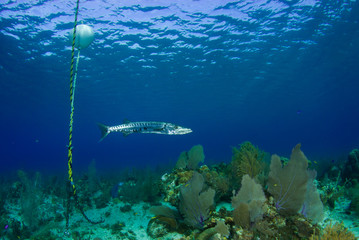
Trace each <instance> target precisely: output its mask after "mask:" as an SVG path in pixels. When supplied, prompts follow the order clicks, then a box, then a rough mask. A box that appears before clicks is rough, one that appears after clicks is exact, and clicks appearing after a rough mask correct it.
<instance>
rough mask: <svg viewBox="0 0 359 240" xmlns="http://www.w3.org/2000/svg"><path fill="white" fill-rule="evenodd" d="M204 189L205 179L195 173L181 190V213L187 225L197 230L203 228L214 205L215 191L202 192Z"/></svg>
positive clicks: (210, 189) (209, 189)
mask: <svg viewBox="0 0 359 240" xmlns="http://www.w3.org/2000/svg"><path fill="white" fill-rule="evenodd" d="M203 188H204V179H203V176H202V175H201V174H199V173H198V172H194V173H193V177H192V178H191V180H190V181H189V183H188V184H186V185H184V186H181V188H180V193H181V194H180V203H179V209H180V212H181V214H182V215H183V216H184V221H185V223H186V224H187V225H189V226H192V227H196V228H203V226H204V221H205V220H206V219H207V218H208V217H209V211H210V208H211V207H212V206H213V204H214V195H215V191H214V190H213V189H212V188H208V189H207V190H205V191H202V190H203Z"/></svg>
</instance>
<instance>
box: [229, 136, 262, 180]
mask: <svg viewBox="0 0 359 240" xmlns="http://www.w3.org/2000/svg"><path fill="white" fill-rule="evenodd" d="M232 152H233V155H232V162H231V171H232V177H233V181H234V182H235V183H237V184H239V183H240V182H241V179H242V176H244V175H246V174H248V175H249V176H250V177H251V178H255V177H256V176H258V175H259V174H260V173H262V172H263V170H264V162H263V159H264V152H263V151H261V150H259V149H258V148H257V147H255V146H254V145H253V144H252V143H250V142H248V141H247V142H244V143H242V144H240V147H239V148H236V147H233V148H232Z"/></svg>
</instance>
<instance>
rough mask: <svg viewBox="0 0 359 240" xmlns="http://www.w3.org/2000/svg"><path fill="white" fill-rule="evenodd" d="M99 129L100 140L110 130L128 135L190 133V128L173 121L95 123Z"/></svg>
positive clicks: (110, 131)
mask: <svg viewBox="0 0 359 240" xmlns="http://www.w3.org/2000/svg"><path fill="white" fill-rule="evenodd" d="M97 125H98V127H99V128H100V130H101V139H100V141H99V142H101V141H102V140H103V139H104V138H105V137H106V136H107V135H108V134H110V133H112V132H121V133H122V134H123V135H124V136H128V135H129V134H131V133H154V134H166V135H183V134H187V133H191V132H192V130H191V129H189V128H184V127H181V126H178V125H176V124H173V123H165V122H130V121H125V123H124V124H121V125H117V126H106V125H104V124H101V123H97Z"/></svg>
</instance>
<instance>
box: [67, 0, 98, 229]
mask: <svg viewBox="0 0 359 240" xmlns="http://www.w3.org/2000/svg"><path fill="white" fill-rule="evenodd" d="M79 2H80V0H77V2H76V13H75V22H74V29H73V36H72V50H71V67H70V104H71V113H70V124H69V144H68V155H67V158H68V159H67V165H68V180H69V183H70V188H71V192H72V194H70V190H69V194H68V199H67V210H66V228H68V226H69V215H70V213H69V212H70V198H71V195H72V196H73V197H74V199H75V204H76V207H77V208H78V209H79V210H80V212H81V214H82V215H83V216H84V218H85V219H86V220H87V221H88V222H90V223H92V224H97V223H102V222H103V220H100V221H98V222H96V221H92V220H90V219H89V218H88V217H87V215H86V214H85V212H84V210H83V208H82V206H81V205H80V202H79V199H78V196H77V192H76V186H75V182H74V179H73V171H72V149H73V146H72V129H73V123H74V109H75V108H74V100H75V88H76V78H77V68H78V65H79V60H80V50H78V54H77V61H76V68H75V71H74V60H75V43H76V27H77V16H78V13H79Z"/></svg>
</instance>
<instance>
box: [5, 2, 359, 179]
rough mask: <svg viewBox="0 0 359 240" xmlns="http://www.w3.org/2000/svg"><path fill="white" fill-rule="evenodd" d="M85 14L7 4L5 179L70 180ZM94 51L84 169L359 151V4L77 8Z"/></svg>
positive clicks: (85, 110)
mask: <svg viewBox="0 0 359 240" xmlns="http://www.w3.org/2000/svg"><path fill="white" fill-rule="evenodd" d="M74 9H75V1H72V2H71V1H62V0H61V1H60V0H52V1H50V0H47V1H46V0H43V1H30V0H27V1H20V0H18V1H16V0H10V1H1V3H0V104H1V118H0V126H1V138H0V161H1V169H0V171H1V172H5V171H12V170H16V169H32V170H47V171H64V172H65V170H66V168H67V147H66V145H67V144H68V124H69V115H70V103H69V78H70V70H69V69H70V59H71V41H70V40H69V32H70V31H71V29H72V27H73V21H74V14H75V10H74ZM78 18H79V21H80V22H83V23H85V24H87V25H90V26H91V27H93V29H94V31H95V40H94V42H93V43H92V44H91V45H90V46H89V47H88V48H87V49H83V50H82V51H81V59H80V63H79V71H78V79H77V80H78V84H77V88H76V96H75V116H74V131H73V145H74V152H73V154H74V156H73V162H74V168H75V169H76V171H77V170H79V171H81V169H86V168H87V166H88V165H89V163H90V162H91V161H92V160H93V159H94V160H95V161H96V166H97V167H98V168H99V169H112V170H116V169H120V168H122V167H124V166H153V167H156V166H158V165H171V164H174V163H175V161H176V159H177V157H178V156H179V154H180V152H181V151H184V150H189V149H190V148H191V147H192V146H193V145H196V144H202V145H203V147H204V152H205V155H206V160H205V162H207V163H210V162H211V163H213V162H220V161H227V162H228V161H230V159H231V154H232V153H231V147H232V146H237V145H238V144H239V143H242V142H243V141H246V140H249V141H251V142H252V143H253V144H255V145H257V146H258V147H259V148H260V149H263V150H264V151H267V152H269V153H277V154H280V155H284V156H289V154H290V151H291V149H292V148H293V147H294V146H295V144H297V143H298V142H301V143H302V150H303V151H304V153H305V154H306V155H307V156H308V158H309V159H317V161H328V160H333V159H339V158H343V156H344V158H345V156H346V155H347V154H348V152H349V151H350V150H351V149H353V148H358V147H359V124H358V123H359V94H358V89H359V2H358V1H353V0H352V1H349V0H342V1H338V0H327V1H315V0H302V1H298V0H297V1H294V0H293V1H289V0H287V1H284V0H282V1H269V0H268V1H262V0H258V1H246V0H242V1H227V0H220V1H204V0H197V1H192V0H178V1H177V0H173V1H163V0H156V1H154V0H148V1H140V0H138V1H137V0H135V1H133V0H127V1H115V0H102V1H99V0H97V1H80V10H79V16H78ZM124 119H129V120H131V121H164V122H171V123H175V124H179V125H181V126H184V127H189V128H191V129H192V130H193V133H191V134H188V135H181V136H166V135H153V134H146V135H145V134H143V135H141V134H137V135H136V134H133V135H130V136H128V137H123V136H122V134H115V133H114V134H110V135H109V136H108V137H107V138H106V139H104V141H102V142H101V143H98V140H99V139H100V131H99V130H98V128H97V126H96V122H101V123H104V124H108V125H117V124H121V123H122V122H123V120H124Z"/></svg>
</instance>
